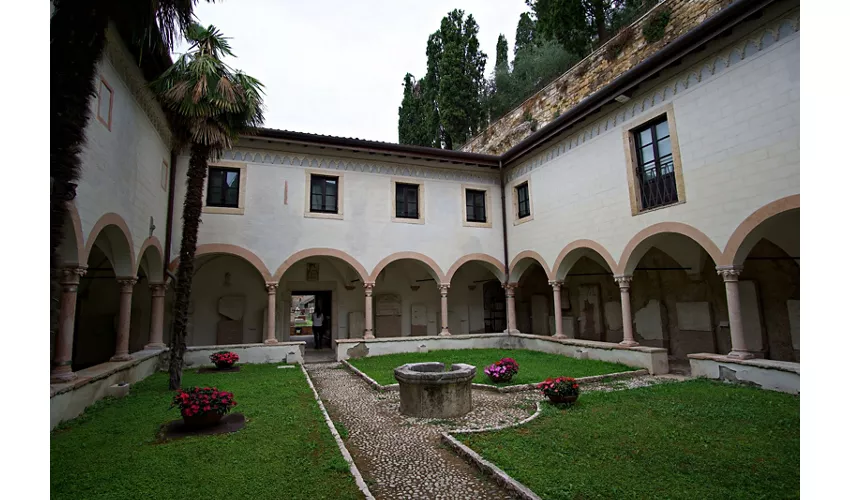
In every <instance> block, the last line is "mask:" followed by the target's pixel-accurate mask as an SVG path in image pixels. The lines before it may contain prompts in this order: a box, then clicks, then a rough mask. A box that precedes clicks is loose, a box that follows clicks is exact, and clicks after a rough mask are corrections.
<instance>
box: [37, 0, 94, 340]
mask: <svg viewBox="0 0 850 500" xmlns="http://www.w3.org/2000/svg"><path fill="white" fill-rule="evenodd" d="M54 6H55V7H56V11H55V12H54V14H53V17H52V18H51V20H50V87H51V88H50V177H51V179H52V188H51V191H50V332H51V339H52V338H53V336H54V334H55V332H56V328H57V327H58V323H59V266H60V264H61V263H60V256H59V254H58V252H57V249H58V248H59V244H60V243H61V242H62V226H63V225H64V224H65V221H66V220H67V218H68V207H67V203H68V202H69V201H70V200H73V199H74V196H75V195H76V193H75V189H74V188H75V185H74V182H75V181H76V180H77V179H79V178H80V152H81V150H82V147H83V145H84V144H85V129H86V125H87V124H88V121H89V114H90V106H89V99H90V98H91V97H92V96H93V95H95V92H96V87H95V78H94V76H95V72H96V68H97V62H98V60H99V59H100V57H101V54H102V53H103V48H104V46H105V45H106V28H107V23H108V16H107V11H106V6H107V2H105V1H104V0H78V1H62V0H56V1H55V2H54ZM83 264H84V263H83ZM51 344H52V342H51Z"/></svg>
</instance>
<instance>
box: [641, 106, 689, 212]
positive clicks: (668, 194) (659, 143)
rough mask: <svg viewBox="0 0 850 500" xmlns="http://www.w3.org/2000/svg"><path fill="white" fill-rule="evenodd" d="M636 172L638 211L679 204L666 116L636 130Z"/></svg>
mask: <svg viewBox="0 0 850 500" xmlns="http://www.w3.org/2000/svg"><path fill="white" fill-rule="evenodd" d="M633 133H634V138H635V147H636V149H637V151H636V153H637V161H638V166H637V167H636V171H637V172H636V173H637V178H638V182H639V184H640V202H641V210H649V209H651V208H656V207H661V206H664V205H670V204H672V203H676V202H678V201H679V194H678V192H677V191H676V173H675V170H674V168H673V146H672V139H671V138H670V127H669V124H668V122H667V116H666V115H662V116H661V117H659V118H658V119H656V120H653V121H652V122H649V123H648V124H646V125H644V126H642V127H641V128H638V129H635V131H634V132H633Z"/></svg>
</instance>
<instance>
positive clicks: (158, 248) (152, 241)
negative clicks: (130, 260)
mask: <svg viewBox="0 0 850 500" xmlns="http://www.w3.org/2000/svg"><path fill="white" fill-rule="evenodd" d="M149 248H151V249H153V251H154V252H155V253H156V255H157V257H158V262H159V266H157V269H156V270H155V271H153V272H151V271H149V272H151V274H153V275H154V276H150V277H149V279H154V278H156V279H162V271H163V269H162V266H163V260H164V259H165V257H164V255H165V254H164V252H163V251H162V245H160V243H159V238H157V237H156V236H151V237H149V238H148V239H146V240H145V241H143V242H142V248H141V249H139V255H138V257H136V273H135V274H136V276H138V275H139V268H141V267H142V260H143V259H144V257H145V252H147V250H148V249H149Z"/></svg>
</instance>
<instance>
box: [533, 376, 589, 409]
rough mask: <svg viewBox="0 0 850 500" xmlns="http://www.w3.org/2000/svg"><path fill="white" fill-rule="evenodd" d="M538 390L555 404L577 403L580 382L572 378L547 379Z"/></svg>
mask: <svg viewBox="0 0 850 500" xmlns="http://www.w3.org/2000/svg"><path fill="white" fill-rule="evenodd" d="M537 388H538V389H540V390H541V391H542V392H543V395H544V396H546V397H548V398H549V401H551V402H553V403H575V401H576V400H577V399H578V393H579V388H578V382H576V379H574V378H572V377H558V378H555V379H553V378H551V377H550V378H547V379H546V380H544V381H543V382H540V383H539V384H537Z"/></svg>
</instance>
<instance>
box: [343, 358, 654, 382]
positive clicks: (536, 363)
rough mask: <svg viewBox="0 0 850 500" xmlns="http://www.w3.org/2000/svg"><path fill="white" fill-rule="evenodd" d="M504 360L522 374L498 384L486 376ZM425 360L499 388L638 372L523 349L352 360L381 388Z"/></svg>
mask: <svg viewBox="0 0 850 500" xmlns="http://www.w3.org/2000/svg"><path fill="white" fill-rule="evenodd" d="M502 358H514V360H516V362H517V363H519V373H517V374H516V375H514V378H513V379H511V381H510V382H505V383H500V384H494V383H493V382H491V381H490V379H489V378H488V377H487V375H485V374H484V368H486V367H487V366H489V365H491V364H493V363H495V362H496V361H498V360H500V359H502ZM424 361H439V362H442V363H447V364H450V363H467V364H470V365H475V366H476V367H477V368H478V373H477V374H476V376H475V380H473V382H475V383H478V384H488V385H497V386H506V385H518V384H534V383H537V382H542V381H543V380H546V378H547V377H558V376H565V377H575V378H579V377H589V376H592V375H604V374H606V373H616V372H625V371H630V370H636V369H637V368H632V367H629V366H626V365H622V364H619V363H608V362H606V361H594V360H590V359H575V358H570V357H567V356H559V355H557V354H549V353H545V352H536V351H526V350H523V349H456V350H447V351H432V352H429V353H416V352H413V353H404V354H386V355H384V356H374V357H369V358H359V359H349V360H348V362H349V363H351V364H352V365H354V366H355V367H357V369H358V370H360V371H362V372H364V373H365V374H367V375H369V376H370V377H372V379H373V380H375V381H376V382H378V383H379V384H381V385H389V384H395V383H396V379H395V377H394V376H393V370H394V369H395V368H397V367H399V366H401V365H403V364H405V363H421V362H424Z"/></svg>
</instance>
